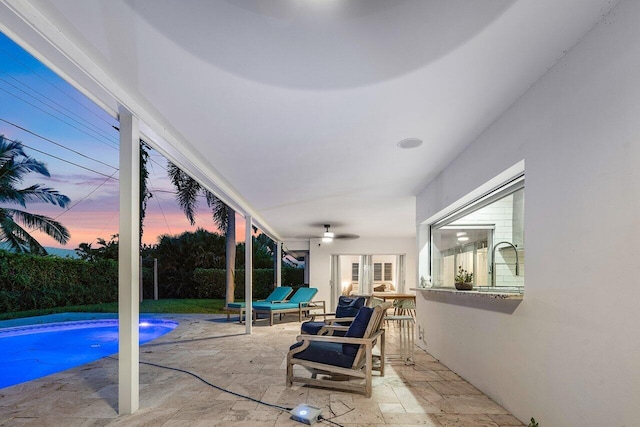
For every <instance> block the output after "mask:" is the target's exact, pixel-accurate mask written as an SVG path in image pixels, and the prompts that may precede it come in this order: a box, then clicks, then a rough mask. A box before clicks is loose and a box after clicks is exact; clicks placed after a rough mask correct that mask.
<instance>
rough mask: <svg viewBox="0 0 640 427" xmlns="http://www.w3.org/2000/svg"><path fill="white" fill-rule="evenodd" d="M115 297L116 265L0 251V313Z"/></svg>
mask: <svg viewBox="0 0 640 427" xmlns="http://www.w3.org/2000/svg"><path fill="white" fill-rule="evenodd" d="M117 300H118V264H117V262H115V261H113V260H100V261H95V262H86V261H82V260H77V259H70V258H57V257H42V256H35V255H24V254H13V253H10V252H6V251H0V312H3V313H4V312H11V311H24V310H33V309H43V308H51V307H64V306H67V305H84V304H101V303H107V302H114V301H117Z"/></svg>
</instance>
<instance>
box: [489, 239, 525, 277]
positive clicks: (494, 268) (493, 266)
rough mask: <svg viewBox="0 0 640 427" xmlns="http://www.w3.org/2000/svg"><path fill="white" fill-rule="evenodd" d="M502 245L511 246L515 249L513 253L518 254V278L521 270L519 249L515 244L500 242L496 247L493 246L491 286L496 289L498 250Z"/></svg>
mask: <svg viewBox="0 0 640 427" xmlns="http://www.w3.org/2000/svg"><path fill="white" fill-rule="evenodd" d="M502 244H506V245H509V246H511V247H512V248H513V251H514V252H515V253H516V276H518V273H519V270H520V263H519V261H518V248H516V246H515V245H514V244H513V243H510V242H498V243H496V244H495V245H493V250H492V251H491V271H490V273H491V286H493V287H495V286H496V275H495V271H496V248H497V247H498V246H499V245H502Z"/></svg>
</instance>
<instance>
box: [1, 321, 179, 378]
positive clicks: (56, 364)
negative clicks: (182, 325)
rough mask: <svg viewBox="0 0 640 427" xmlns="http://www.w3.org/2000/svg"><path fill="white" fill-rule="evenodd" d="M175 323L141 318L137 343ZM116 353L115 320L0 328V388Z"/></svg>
mask: <svg viewBox="0 0 640 427" xmlns="http://www.w3.org/2000/svg"><path fill="white" fill-rule="evenodd" d="M176 326H178V323H177V322H174V321H170V320H162V319H140V344H143V343H146V342H149V341H151V340H154V339H156V338H158V337H160V336H162V335H164V334H166V333H168V332H171V331H172V330H173V329H174V328H175V327H176ZM117 352H118V320H116V319H103V320H85V321H75V322H61V323H48V324H44V325H32V326H20V327H15V328H5V329H0V388H3V387H8V386H11V385H14V384H19V383H22V382H25V381H30V380H33V379H36V378H40V377H44V376H46V375H49V374H53V373H55V372H60V371H64V370H65V369H69V368H72V367H75V366H79V365H83V364H85V363H89V362H93V361H94V360H98V359H100V358H102V357H105V356H108V355H111V354H114V353H117Z"/></svg>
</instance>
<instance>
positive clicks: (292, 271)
mask: <svg viewBox="0 0 640 427" xmlns="http://www.w3.org/2000/svg"><path fill="white" fill-rule="evenodd" d="M303 276H304V270H303V269H300V268H286V267H285V268H283V269H282V283H283V285H286V286H292V287H294V288H298V287H300V286H302V281H303ZM225 277H226V276H225V270H224V269H222V268H196V269H195V271H194V272H193V280H194V282H196V283H197V285H196V297H197V298H215V299H224V298H225V295H226V285H225V283H226V279H225ZM273 279H274V275H273V269H272V268H256V269H254V270H253V299H264V298H266V297H267V296H268V295H269V294H270V293H271V291H272V290H273V286H274V280H273ZM234 282H235V284H236V288H235V292H234V297H235V299H237V300H243V299H244V270H236V274H235V280H234Z"/></svg>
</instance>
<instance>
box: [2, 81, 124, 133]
mask: <svg viewBox="0 0 640 427" xmlns="http://www.w3.org/2000/svg"><path fill="white" fill-rule="evenodd" d="M5 74H6V73H5ZM9 77H11V76H9ZM0 81H2V82H4V83H5V84H7V85H9V86H11V87H12V88H14V89H16V90H18V91H20V92H22V93H24V94H25V95H26V96H28V97H30V98H31V99H33V100H35V101H37V102H40V103H42V104H44V105H46V106H47V107H48V108H50V109H52V110H54V111H56V112H58V113H60V114H62V115H63V116H65V117H67V118H68V119H70V120H72V121H74V122H76V123H77V124H78V125H80V126H83V127H85V128H86V129H87V130H88V131H90V132H94V133H95V134H96V135H99V136H100V137H101V138H108V139H110V140H112V142H114V143H115V142H116V141H115V140H114V138H113V135H109V134H107V133H106V132H104V131H103V130H101V129H99V128H96V129H93V128H92V127H90V126H87V125H86V124H85V123H82V122H81V121H80V120H77V119H76V118H75V117H73V116H70V115H69V114H67V113H65V112H64V111H61V110H60V109H58V108H56V107H54V106H52V105H51V104H48V103H46V102H44V101H43V100H41V99H39V98H38V97H36V96H34V95H32V94H30V93H29V92H27V91H25V90H24V89H22V88H20V87H18V86H16V85H14V84H13V83H10V82H9V81H7V80H6V79H3V78H2V77H0ZM15 96H17V95H15ZM42 96H44V95H42ZM21 99H22V98H21ZM22 100H23V101H24V99H22ZM71 114H74V113H73V112H71ZM77 117H79V118H80V119H82V117H80V116H77Z"/></svg>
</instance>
